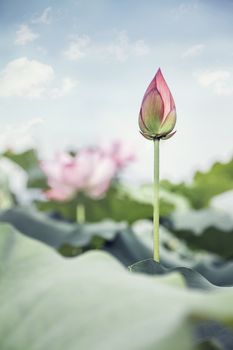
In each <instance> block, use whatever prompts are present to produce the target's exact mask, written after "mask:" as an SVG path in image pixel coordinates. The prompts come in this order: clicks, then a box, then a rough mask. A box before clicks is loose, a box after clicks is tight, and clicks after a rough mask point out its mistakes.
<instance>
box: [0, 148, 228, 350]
mask: <svg viewBox="0 0 233 350" xmlns="http://www.w3.org/2000/svg"><path fill="white" fill-rule="evenodd" d="M73 155H75V153H73ZM4 162H6V164H7V166H5V165H4V164H5V163H4ZM0 163H1V164H2V170H1V178H0V208H1V211H0V221H1V222H2V224H1V228H0V231H1V242H0V246H1V251H2V254H3V253H4V251H5V253H6V254H7V255H9V254H12V259H13V260H12V261H9V264H10V265H9V266H12V269H13V266H14V264H15V263H17V261H18V260H19V261H20V259H21V258H22V259H23V261H24V262H23V263H22V264H25V263H26V264H27V265H28V266H27V268H26V270H28V271H27V272H26V275H27V274H29V275H30V274H33V271H34V270H35V273H36V271H37V260H38V264H39V265H40V269H41V268H43V267H42V266H44V263H43V264H42V263H41V259H42V256H43V254H45V255H46V256H48V259H49V260H50V259H52V260H53V259H54V258H53V257H52V255H51V257H50V253H49V250H46V249H45V246H43V248H42V247H41V248H40V243H39V242H43V243H44V244H46V246H48V247H50V249H51V248H52V249H51V254H52V251H53V250H54V249H55V250H56V251H57V252H58V253H59V254H60V255H61V256H63V257H66V258H72V257H75V256H82V254H83V253H87V252H88V251H91V253H90V255H86V254H85V255H83V256H85V257H86V258H85V259H84V260H83V261H86V265H87V266H89V264H90V263H91V262H92V263H93V264H94V266H95V268H94V270H93V273H94V275H93V276H96V271H97V270H98V267H96V264H97V265H98V264H99V263H101V264H102V265H103V266H104V264H105V259H106V258H105V255H103V256H102V255H100V256H98V255H96V257H97V258H96V257H94V258H92V254H94V253H93V252H92V251H93V250H98V251H101V252H102V254H104V252H105V253H108V254H110V255H111V256H113V257H115V258H116V259H117V260H118V261H119V262H120V263H121V264H123V265H124V266H125V267H128V266H130V271H131V272H136V273H141V274H142V273H143V274H145V273H146V274H152V275H154V276H156V278H157V280H156V281H157V288H161V290H162V288H163V287H162V286H163V285H165V286H166V285H169V286H171V288H173V289H174V288H177V286H178V287H179V289H180V288H185V289H186V290H187V293H188V294H187V295H188V299H189V298H190V296H192V290H193V289H194V290H196V289H197V290H199V292H202V293H206V292H208V293H213V292H217V293H219V292H220V291H221V293H220V294H219V299H218V303H220V304H221V307H220V308H219V309H218V310H217V311H216V310H213V307H214V303H210V304H209V305H210V306H209V309H208V310H206V314H205V316H203V314H202V315H201V314H200V313H198V312H199V311H197V308H194V309H193V310H194V311H192V312H191V313H190V319H189V322H190V327H191V329H192V331H191V333H190V331H188V330H186V331H185V332H184V334H183V335H182V339H181V345H179V341H180V340H178V339H177V340H176V342H177V343H176V346H177V347H175V348H174V349H178V346H180V347H179V350H182V349H184V350H187V346H188V345H187V344H190V340H189V341H185V339H186V337H187V334H191V335H192V337H193V334H195V337H194V338H195V341H194V343H195V344H194V343H193V347H190V349H194V347H195V349H196V346H199V348H203V349H207V348H206V346H208V348H213V349H214V348H217V347H216V346H215V344H218V346H219V348H220V349H226V350H227V349H231V346H232V344H233V337H232V334H231V331H230V330H229V329H230V328H229V327H231V326H232V325H233V312H232V310H231V307H230V308H229V309H228V313H226V311H224V310H225V309H224V308H225V307H226V309H227V306H225V304H226V303H227V302H225V301H224V300H227V298H230V299H229V302H231V305H233V302H232V292H229V293H230V294H229V295H228V294H225V291H226V292H227V291H228V290H230V289H231V288H230V287H231V286H232V285H233V274H232V271H233V261H232V257H233V253H232V252H233V251H232V246H233V216H232V214H231V208H230V207H228V204H227V203H228V202H229V198H232V190H233V161H232V160H230V161H229V162H226V163H220V162H219V163H215V164H213V166H211V168H210V169H209V170H208V171H206V172H199V171H198V172H196V174H195V175H194V176H193V179H192V181H191V182H190V183H184V182H182V183H179V184H176V183H172V182H170V181H168V180H161V188H160V213H161V222H160V237H161V264H160V265H159V264H155V263H154V262H152V260H151V259H150V258H151V256H152V246H153V243H152V242H153V238H152V203H153V190H152V184H143V185H138V186H136V185H131V184H127V183H125V182H123V181H122V180H121V176H117V177H114V178H113V179H112V181H111V183H110V185H109V187H108V189H107V190H106V192H105V193H104V195H103V196H100V198H92V197H91V196H89V195H87V194H86V193H85V192H77V193H76V195H75V196H72V197H71V198H67V199H66V200H62V201H61V200H53V199H50V198H48V197H47V196H46V193H47V191H48V190H49V188H50V186H49V184H48V178H47V176H46V174H45V172H44V171H43V170H42V167H41V160H40V159H39V155H38V153H37V151H36V150H35V149H29V150H26V151H24V152H22V153H15V152H13V151H9V150H8V151H6V152H4V153H3V154H2V156H1V161H0ZM9 164H11V165H10V171H11V175H10V176H9ZM12 166H13V167H14V172H13V173H12V168H11V167H12ZM20 174H21V175H20ZM22 174H23V177H22ZM18 175H20V176H21V177H22V179H21V184H20V185H19V184H18V186H16V187H17V190H15V186H12V182H14V181H12V180H14V179H15V180H17V179H18ZM25 194H27V195H25ZM224 196H225V197H224ZM219 198H220V199H221V200H220V201H219ZM224 198H227V199H228V201H224ZM80 205H81V206H82V207H83V208H84V210H85V216H84V217H83V218H82V221H80V220H79V217H78V215H77V208H78V207H79V206H80ZM8 225H11V226H8ZM18 235H19V237H18ZM22 235H23V236H22ZM25 236H26V237H29V238H32V239H33V241H32V242H35V247H33V250H37V249H38V251H43V249H45V250H46V253H43V254H42V256H41V257H40V256H39V255H40V254H39V253H38V254H39V255H37V254H35V257H32V255H31V253H30V249H31V248H30V249H29V248H24V245H25V247H26V246H27V245H28V244H29V243H28V242H29V241H28V242H27V240H25V242H24V239H26V237H25ZM13 237H14V238H13ZM23 237H25V238H23ZM21 241H22V242H21ZM10 242H11V243H10ZM30 242H31V241H30ZM30 244H31V245H32V246H33V244H34V243H30ZM30 244H29V245H30ZM36 244H39V246H38V248H36ZM14 246H15V247H17V250H16V251H18V253H14V254H16V255H17V254H19V255H20V256H16V257H14V254H13V253H10V251H13V250H14V249H16V248H14ZM6 247H7V248H6ZM24 249H29V250H28V254H29V255H25V256H24V254H26V251H25V250H24ZM47 249H49V248H47ZM33 254H34V253H33ZM3 255H4V254H3ZM3 255H2V261H3V263H4V259H5V258H3ZM4 256H6V255H4ZM29 256H30V258H29ZM89 258H90V260H89ZM7 259H10V258H7ZM30 259H31V260H30ZM46 259H47V257H46ZM56 259H58V258H57V257H56ZM56 259H55V260H56ZM92 259H93V260H92ZM108 259H110V258H107V260H108ZM111 259H112V258H111ZM111 259H110V260H109V261H108V262H107V264H110V266H111V264H113V265H114V264H115V263H116V262H115V261H111ZM52 260H51V261H52ZM102 260H103V263H102V262H101V261H102ZM74 261H76V260H75V259H74ZM5 263H6V262H5ZM20 264H21V263H20ZM20 264H19V267H18V269H17V271H18V270H20V268H21V267H20V266H21V265H20ZM30 264H32V269H31V270H30ZM59 264H61V266H62V262H59ZM59 264H58V265H59ZM39 265H38V266H39ZM102 265H101V266H102ZM2 266H3V265H2ZM23 266H24V265H22V268H23V269H25V267H23ZM52 266H53V265H52ZM59 266H60V265H59ZM77 266H78V263H77ZM38 268H39V267H38ZM61 268H62V269H63V267H61ZM83 269H84V270H85V268H84V265H83ZM96 269H97V270H96ZM29 270H30V271H29ZM87 270H88V268H87ZM64 271H65V270H64ZM85 271H86V270H85ZM101 271H103V267H102V270H101ZM113 271H114V267H113V270H112V272H111V273H112V278H115V277H114V272H113ZM19 273H21V272H19ZM46 273H49V272H46ZM51 273H54V274H56V272H55V270H54V271H52V272H51ZM65 273H67V271H66V272H65ZM88 273H89V272H88V271H86V276H87V277H86V278H89V277H88ZM67 276H68V275H67ZM4 278H6V277H4ZM30 278H31V277H30ZM92 278H95V277H92ZM110 281H111V279H110ZM17 283H19V285H20V283H21V282H20V281H19V280H18V282H17ZM38 283H39V279H38ZM48 283H49V282H48ZM69 283H70V282H69ZM90 283H91V282H90ZM127 283H128V282H127ZM135 283H136V282H135ZM158 283H159V284H158ZM160 284H161V286H160ZM221 287H224V289H223V291H222V289H221ZM150 288H151V287H150ZM187 288H188V289H187ZM173 289H172V290H171V295H172V293H174V290H173ZM29 290H30V291H31V292H32V293H33V289H32V288H31V287H30V288H29ZM30 291H29V292H28V293H29V294H30ZM7 292H8V290H7V287H6V293H7ZM144 292H145V291H144ZM64 293H65V292H64ZM126 293H127V292H126ZM145 293H147V292H145ZM169 293H170V292H169ZM222 293H223V294H222ZM171 295H170V296H169V298H171ZM203 295H204V294H203ZM22 297H23V294H22ZM47 297H48V298H50V293H48V294H47ZM47 297H46V298H47ZM30 298H33V297H32V296H30ZM30 298H29V299H28V300H33V299H30ZM191 298H192V297H191ZM204 298H205V297H204ZM206 298H207V297H206ZM178 299H179V298H178ZM48 300H49V301H48V303H49V305H50V306H51V304H52V302H51V300H50V299H48ZM122 300H123V299H122ZM166 300H167V299H166ZM189 300H190V299H189ZM203 300H205V299H203ZM206 300H207V299H206ZM206 300H205V303H207V301H206ZM32 302H33V301H32ZM96 302H97V300H96ZM98 302H99V301H98ZM98 302H97V303H98ZM163 302H165V300H164V301H163ZM27 303H28V302H26V304H27ZM165 303H166V302H165ZM175 303H177V299H176V301H175ZM223 303H225V304H223ZM26 304H25V305H26ZM207 304H208V303H207ZM109 305H110V304H108V312H112V311H111V310H112V309H111V307H110V306H109ZM143 305H144V304H143ZM25 307H27V306H25ZM64 307H66V306H64ZM126 307H127V306H126ZM143 307H144V306H143ZM145 307H146V306H145ZM164 310H165V309H164ZM6 312H8V314H9V315H11V313H12V309H9V310H6ZM41 312H42V314H43V315H44V317H46V319H47V322H48V324H50V322H53V320H50V319H49V317H48V315H47V313H46V312H45V311H44V310H42V311H41ZM193 312H194V314H195V317H196V321H195V322H194V323H193V321H191V320H192V319H193V315H194V314H193ZM168 314H169V310H168ZM0 319H1V315H0ZM15 319H16V317H15ZM11 320H12V319H11ZM197 320H199V321H198V322H197ZM203 320H205V322H204V323H203ZM209 320H211V322H210V321H209ZM103 322H104V321H103ZM166 322H167V321H166ZM166 322H165V324H164V326H165V327H168V329H169V332H171V334H172V329H170V328H169V326H168V322H167V323H166ZM213 322H214V323H213ZM23 327H24V326H23ZM64 327H65V328H66V326H64ZM112 327H117V325H116V324H115V323H114V322H113V324H112ZM6 328H7V327H6ZM127 331H129V332H130V329H127ZM22 332H23V334H26V333H24V332H26V329H24V328H22ZM44 332H45V330H44ZM42 333H43V332H42ZM38 334H39V333H37V334H35V336H36V337H38ZM44 334H45V333H44ZM169 334H170V333H169ZM203 334H204V335H203ZM43 336H45V335H43V334H40V337H42V338H43ZM169 337H170V336H166V338H164V341H165V343H166V342H169V339H170V338H169ZM5 339H6V338H5V337H3V338H2V344H3V345H4V346H5ZM25 339H26V340H25V342H24V341H23V343H22V344H23V345H24V346H28V344H30V337H29V336H28V335H27V337H25ZM93 339H94V335H92V336H90V337H89V338H88V342H90V343H91V342H92V341H93ZM125 339H126V340H125V341H126V343H124V346H129V345H128V343H127V341H128V339H129V337H126V338H125ZM85 341H87V340H85ZM154 341H155V344H160V343H159V340H158V339H155V340H154ZM12 342H13V341H12ZM0 343H1V341H0ZM110 344H112V343H111V340H110ZM144 344H146V342H145V343H144ZM212 344H213V345H212ZM219 344H220V345H219ZM229 344H230V345H229ZM134 345H135V344H134ZM159 346H161V347H160V349H170V347H166V346H167V345H166V346H165V347H163V345H159ZM168 346H170V345H168ZM129 348H130V347H129ZM13 349H17V348H14V347H13ZM30 349H34V348H33V347H32V348H30ZM132 349H134V347H132ZM145 349H147V347H146V346H145ZM148 349H149V347H148Z"/></svg>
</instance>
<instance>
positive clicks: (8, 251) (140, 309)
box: [0, 225, 233, 350]
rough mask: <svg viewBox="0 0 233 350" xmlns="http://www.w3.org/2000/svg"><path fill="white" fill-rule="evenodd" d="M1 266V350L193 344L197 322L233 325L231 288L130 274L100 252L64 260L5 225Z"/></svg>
mask: <svg viewBox="0 0 233 350" xmlns="http://www.w3.org/2000/svg"><path fill="white" fill-rule="evenodd" d="M0 266H1V281H0V299H1V305H2V306H1V311H0V323H1V327H0V348H1V349H11V350H24V349H30V350H36V349H45V348H46V349H51V350H55V349H56V350H64V349H66V348H69V350H73V349H74V350H76V349H101V350H102V349H111V350H114V349H119V348H121V349H127V350H131V349H132V350H134V349H143V350H152V349H155V348H156V349H159V350H170V349H173V350H191V349H193V348H194V346H195V344H194V343H195V341H194V339H193V332H194V330H195V328H196V325H197V324H198V323H199V322H200V321H203V320H210V319H211V320H215V321H217V322H220V323H221V324H225V325H227V326H229V327H232V326H233V308H232V305H233V293H232V290H226V289H222V290H220V291H219V292H218V293H209V294H207V293H206V291H205V292H201V291H200V292H198V293H197V292H193V291H191V290H187V289H186V288H185V287H184V286H183V285H181V284H180V283H179V281H180V280H181V278H182V277H181V276H180V274H179V272H177V273H176V275H175V277H173V279H175V280H177V281H178V283H176V286H172V285H171V284H169V283H167V281H166V279H165V280H164V281H163V278H161V277H156V276H155V277H154V278H151V277H148V276H146V275H142V274H140V275H139V274H131V273H129V272H127V271H126V270H125V268H123V266H122V265H120V264H119V263H118V262H117V261H116V260H115V259H113V258H112V257H111V256H110V255H108V254H106V253H103V252H89V253H86V254H83V255H82V256H81V257H77V258H72V259H65V258H63V257H61V256H59V255H58V254H57V253H56V252H54V251H53V250H52V249H51V248H49V247H46V246H45V245H44V244H41V243H40V242H37V241H35V240H32V239H30V238H28V237H25V236H23V235H21V234H20V233H18V232H17V231H15V230H13V229H12V228H11V227H10V226H8V225H1V227H0ZM155 330H156V331H155Z"/></svg>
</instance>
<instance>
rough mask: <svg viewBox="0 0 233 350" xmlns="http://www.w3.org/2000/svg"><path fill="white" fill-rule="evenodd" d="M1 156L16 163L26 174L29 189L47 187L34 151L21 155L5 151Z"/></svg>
mask: <svg viewBox="0 0 233 350" xmlns="http://www.w3.org/2000/svg"><path fill="white" fill-rule="evenodd" d="M3 156H4V157H6V158H8V159H10V160H11V161H13V162H14V163H16V164H17V165H18V166H20V167H21V168H22V169H23V170H25V171H26V172H27V174H28V187H29V188H46V187H47V181H46V177H45V175H44V173H43V172H42V170H41V169H40V166H39V158H38V154H37V151H36V150H35V149H29V150H27V151H24V152H22V153H14V152H12V151H6V152H5V153H4V154H3Z"/></svg>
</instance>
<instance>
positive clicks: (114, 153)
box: [103, 140, 135, 170]
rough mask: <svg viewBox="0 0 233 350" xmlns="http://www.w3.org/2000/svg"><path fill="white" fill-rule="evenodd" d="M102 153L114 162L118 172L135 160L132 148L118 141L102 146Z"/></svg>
mask: <svg viewBox="0 0 233 350" xmlns="http://www.w3.org/2000/svg"><path fill="white" fill-rule="evenodd" d="M103 151H104V152H105V154H106V155H108V156H109V157H110V158H111V159H112V160H113V161H114V162H115V164H116V167H117V169H118V170H121V169H123V168H124V167H126V166H127V165H128V164H129V163H131V162H132V161H134V160H135V153H134V152H133V149H132V146H131V145H130V144H129V143H127V142H123V141H120V140H116V141H114V142H113V143H111V144H108V145H106V146H104V147H103Z"/></svg>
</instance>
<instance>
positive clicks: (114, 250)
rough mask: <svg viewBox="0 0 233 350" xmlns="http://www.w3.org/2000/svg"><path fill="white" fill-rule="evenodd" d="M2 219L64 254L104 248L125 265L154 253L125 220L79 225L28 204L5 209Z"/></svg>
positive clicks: (1, 214) (70, 254) (0, 215)
mask: <svg viewBox="0 0 233 350" xmlns="http://www.w3.org/2000/svg"><path fill="white" fill-rule="evenodd" d="M0 221H2V222H7V223H10V224H12V225H13V226H14V227H15V228H17V229H18V230H19V231H20V232H22V233H23V234H25V235H27V236H29V237H32V238H35V239H37V240H40V241H42V242H44V243H46V244H48V245H50V246H52V247H55V248H56V249H59V251H60V252H61V253H62V254H63V255H65V256H74V255H78V254H80V253H82V252H83V251H85V250H89V249H90V248H102V249H104V250H106V251H108V252H110V253H111V254H113V255H114V256H116V257H117V258H118V259H119V260H121V262H122V263H123V264H124V265H126V266H128V265H130V264H132V263H134V262H135V261H138V260H142V259H146V258H149V257H150V256H151V253H150V250H149V249H148V248H147V247H145V246H144V245H143V244H142V243H141V241H140V240H139V239H138V238H137V237H136V235H135V234H134V233H133V231H132V230H131V228H130V227H129V226H128V225H127V224H126V223H119V222H118V223H116V222H113V221H103V222H99V223H89V224H84V225H79V224H76V223H68V222H63V221H59V220H55V219H52V218H49V217H48V216H47V215H45V214H43V213H40V212H36V211H33V210H29V209H28V208H25V209H23V208H13V209H10V210H7V211H3V212H1V213H0Z"/></svg>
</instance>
